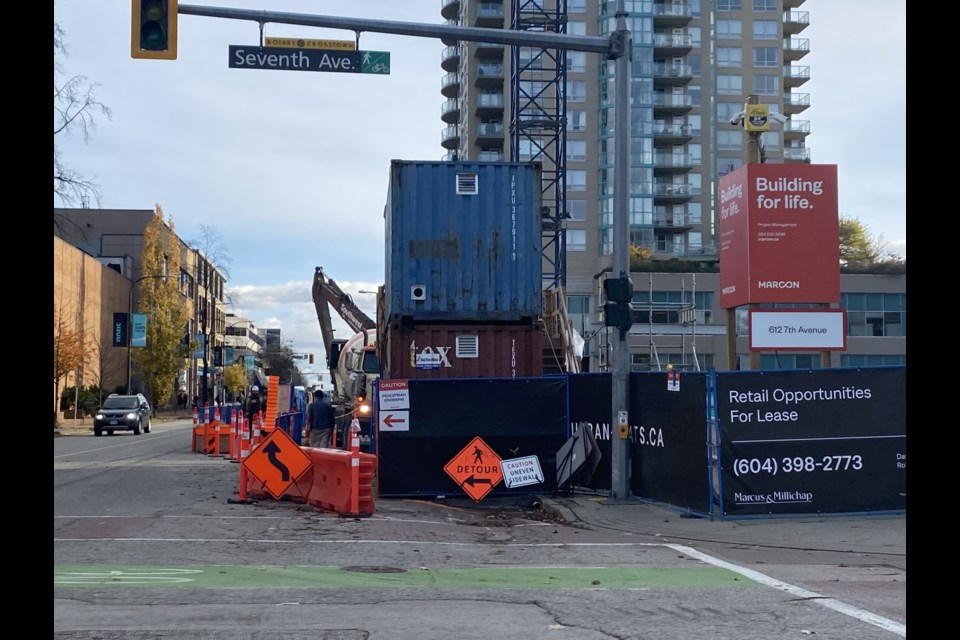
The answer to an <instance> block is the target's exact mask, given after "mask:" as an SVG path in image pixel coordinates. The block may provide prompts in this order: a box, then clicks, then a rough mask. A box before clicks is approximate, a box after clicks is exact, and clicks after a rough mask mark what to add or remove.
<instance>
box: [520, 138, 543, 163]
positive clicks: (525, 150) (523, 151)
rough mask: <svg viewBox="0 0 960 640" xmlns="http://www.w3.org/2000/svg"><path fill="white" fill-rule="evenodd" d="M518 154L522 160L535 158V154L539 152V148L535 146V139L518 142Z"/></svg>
mask: <svg viewBox="0 0 960 640" xmlns="http://www.w3.org/2000/svg"><path fill="white" fill-rule="evenodd" d="M518 147H519V148H518V154H519V156H520V157H519V158H517V159H518V160H520V161H526V160H530V159H532V158H533V154H534V153H537V152H538V151H539V149H537V148H536V147H534V145H533V140H520V141H519V144H518Z"/></svg>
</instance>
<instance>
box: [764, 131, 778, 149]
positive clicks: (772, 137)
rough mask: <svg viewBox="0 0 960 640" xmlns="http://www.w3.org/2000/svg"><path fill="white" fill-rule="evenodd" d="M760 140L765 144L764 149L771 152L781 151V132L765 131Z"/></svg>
mask: <svg viewBox="0 0 960 640" xmlns="http://www.w3.org/2000/svg"><path fill="white" fill-rule="evenodd" d="M760 140H761V142H763V148H764V149H767V150H769V151H777V150H779V149H780V132H779V131H764V132H763V133H761V134H760Z"/></svg>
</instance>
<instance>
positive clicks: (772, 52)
mask: <svg viewBox="0 0 960 640" xmlns="http://www.w3.org/2000/svg"><path fill="white" fill-rule="evenodd" d="M753 66H755V67H779V66H780V50H779V49H778V48H777V47H754V48H753Z"/></svg>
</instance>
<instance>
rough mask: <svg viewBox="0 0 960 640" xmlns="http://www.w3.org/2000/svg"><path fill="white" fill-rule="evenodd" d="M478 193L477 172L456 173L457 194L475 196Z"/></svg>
mask: <svg viewBox="0 0 960 640" xmlns="http://www.w3.org/2000/svg"><path fill="white" fill-rule="evenodd" d="M477 193H478V186H477V174H475V173H458V174H457V195H458V196H475V195H477Z"/></svg>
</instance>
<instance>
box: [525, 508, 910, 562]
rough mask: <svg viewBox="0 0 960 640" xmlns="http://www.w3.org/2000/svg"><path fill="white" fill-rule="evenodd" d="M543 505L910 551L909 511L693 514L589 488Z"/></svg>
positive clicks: (687, 536) (651, 529)
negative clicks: (747, 516)
mask: <svg viewBox="0 0 960 640" xmlns="http://www.w3.org/2000/svg"><path fill="white" fill-rule="evenodd" d="M541 502H542V504H543V508H544V509H545V510H548V511H551V512H552V513H554V514H555V515H557V516H558V517H560V518H562V519H564V520H566V521H567V522H570V523H573V522H581V523H584V524H587V525H590V526H591V527H595V528H599V529H605V530H612V531H622V532H624V533H633V534H639V535H647V536H651V537H654V538H660V539H663V538H669V539H672V540H674V541H676V542H678V543H682V542H683V541H685V540H689V541H697V542H712V543H719V544H741V545H755V546H766V547H772V548H776V547H786V548H790V549H806V550H816V551H830V552H839V553H848V552H854V553H868V554H893V555H902V556H906V551H907V517H906V514H893V515H857V516H833V515H819V516H816V515H814V516H780V517H776V518H774V517H771V518H752V519H737V520H719V519H713V520H711V519H710V518H701V517H695V516H694V517H690V516H689V515H688V514H687V513H685V512H680V511H674V510H671V509H668V508H666V507H662V506H657V505H654V504H650V503H647V502H644V501H641V500H639V499H630V500H622V501H617V500H612V499H610V498H606V497H601V496H593V495H589V494H583V495H576V494H575V495H573V496H572V497H542V498H541Z"/></svg>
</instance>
